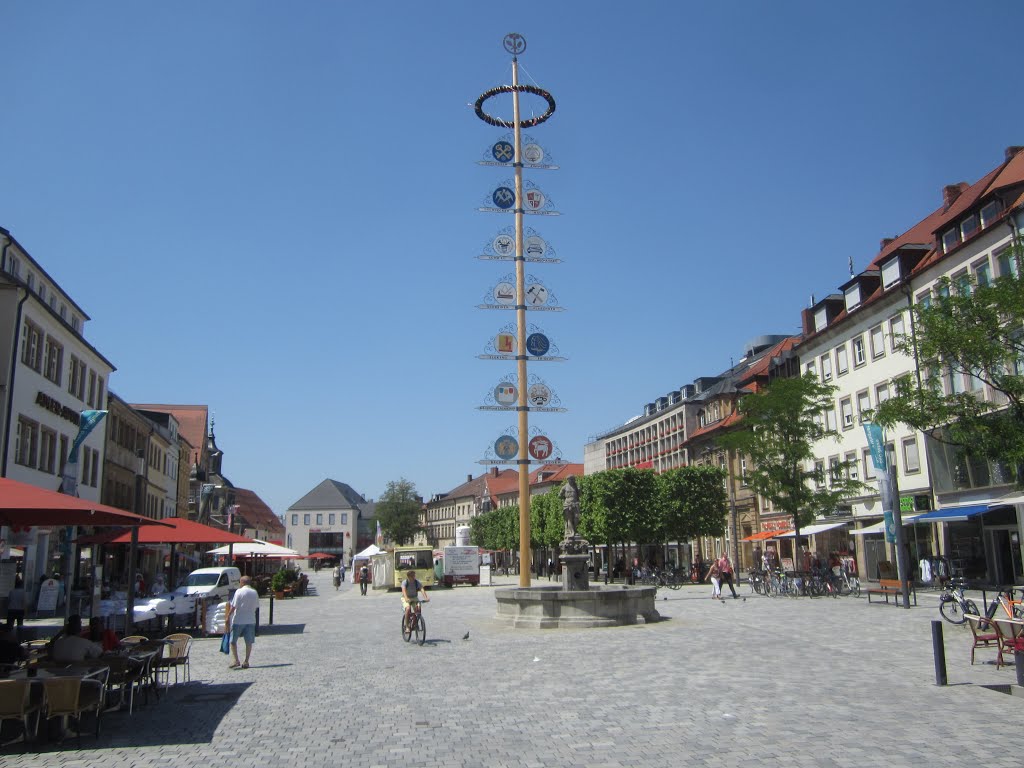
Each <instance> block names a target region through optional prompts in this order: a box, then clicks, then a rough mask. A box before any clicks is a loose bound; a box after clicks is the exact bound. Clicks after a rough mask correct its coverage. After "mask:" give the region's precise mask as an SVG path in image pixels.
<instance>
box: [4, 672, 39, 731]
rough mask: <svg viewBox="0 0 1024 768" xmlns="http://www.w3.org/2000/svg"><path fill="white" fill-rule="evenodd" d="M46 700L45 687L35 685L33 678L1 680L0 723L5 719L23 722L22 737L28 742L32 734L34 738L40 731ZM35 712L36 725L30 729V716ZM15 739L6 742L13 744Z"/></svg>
mask: <svg viewBox="0 0 1024 768" xmlns="http://www.w3.org/2000/svg"><path fill="white" fill-rule="evenodd" d="M44 701H45V699H44V697H43V687H42V686H41V685H33V683H32V681H31V680H0V725H2V724H3V721H5V720H17V721H18V722H20V723H21V730H22V735H21V738H22V739H23V740H24V741H26V742H27V741H29V738H30V734H31V738H33V739H34V738H35V737H36V734H37V733H38V731H39V718H40V716H41V713H42V709H43V703H44ZM33 714H35V726H34V727H33V728H32V729H31V731H30V730H29V718H30V717H31V715H33ZM14 741H17V739H14ZM14 741H9V742H6V743H7V744H13V743H14Z"/></svg>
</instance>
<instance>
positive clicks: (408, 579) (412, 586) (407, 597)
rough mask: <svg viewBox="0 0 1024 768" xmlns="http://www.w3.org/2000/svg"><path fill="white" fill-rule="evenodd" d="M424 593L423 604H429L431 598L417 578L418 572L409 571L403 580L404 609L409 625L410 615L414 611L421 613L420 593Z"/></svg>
mask: <svg viewBox="0 0 1024 768" xmlns="http://www.w3.org/2000/svg"><path fill="white" fill-rule="evenodd" d="M421 592H422V593H423V602H425V603H429V602H430V598H429V597H428V596H427V591H426V590H425V589H424V588H423V584H422V583H421V582H420V580H419V579H417V578H416V571H409V572H408V573H406V574H405V578H404V579H403V580H402V607H403V608H404V609H405V623H406V625H408V623H409V614H410V613H411V611H412V610H413V609H415V610H416V611H419V607H420V598H419V595H420V593H421Z"/></svg>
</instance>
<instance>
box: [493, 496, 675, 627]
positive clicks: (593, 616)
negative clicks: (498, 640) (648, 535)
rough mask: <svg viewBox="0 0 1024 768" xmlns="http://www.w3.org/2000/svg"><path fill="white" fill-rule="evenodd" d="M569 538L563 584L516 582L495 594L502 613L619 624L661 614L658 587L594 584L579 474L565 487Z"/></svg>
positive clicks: (518, 620) (562, 622)
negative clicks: (581, 530) (581, 527)
mask: <svg viewBox="0 0 1024 768" xmlns="http://www.w3.org/2000/svg"><path fill="white" fill-rule="evenodd" d="M560 495H561V497H562V513H563V515H564V516H565V538H564V539H563V540H562V545H561V551H562V554H561V555H559V557H558V560H559V562H560V563H561V564H562V583H561V584H560V585H559V586H555V587H525V588H524V587H514V588H512V589H499V590H496V591H495V593H494V596H495V598H496V599H497V601H498V613H497V618H498V619H500V620H502V621H505V622H507V623H509V624H510V625H511V626H512V627H514V628H532V629H552V628H557V627H614V626H619V625H623V624H637V623H639V622H641V621H643V622H644V623H649V622H652V621H657V620H658V619H660V618H661V616H660V615H659V614H658V611H657V610H656V609H655V607H654V598H655V594H656V592H657V588H656V587H631V586H628V585H625V584H623V585H613V586H594V587H591V586H590V571H589V563H590V542H588V541H587V540H586V539H584V538H583V537H582V536H580V535H579V534H577V532H576V526H577V524H578V523H579V515H580V505H579V488H578V487H577V486H576V478H575V477H574V476H570V477H569V479H568V480H567V481H566V483H565V485H564V486H562V490H561V494H560Z"/></svg>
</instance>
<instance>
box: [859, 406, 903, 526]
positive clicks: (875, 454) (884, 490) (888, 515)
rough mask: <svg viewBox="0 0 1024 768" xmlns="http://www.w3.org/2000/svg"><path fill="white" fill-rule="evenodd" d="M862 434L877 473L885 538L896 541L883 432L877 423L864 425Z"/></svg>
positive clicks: (890, 484) (890, 485)
mask: <svg viewBox="0 0 1024 768" xmlns="http://www.w3.org/2000/svg"><path fill="white" fill-rule="evenodd" d="M864 434H865V435H866V436H867V438H868V448H869V449H871V464H872V465H873V466H874V468H875V472H876V474H877V475H878V495H879V496H881V500H882V515H883V516H884V518H885V540H886V542H888V543H889V544H895V543H896V520H895V517H894V515H893V509H892V506H893V498H892V483H891V480H890V477H889V462H888V460H887V458H886V455H885V433H884V432H883V431H882V427H881V426H880V425H878V424H873V423H870V422H869V423H867V424H865V425H864Z"/></svg>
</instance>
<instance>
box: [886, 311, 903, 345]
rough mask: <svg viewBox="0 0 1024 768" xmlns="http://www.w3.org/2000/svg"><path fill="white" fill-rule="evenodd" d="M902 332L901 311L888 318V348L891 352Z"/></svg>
mask: <svg viewBox="0 0 1024 768" xmlns="http://www.w3.org/2000/svg"><path fill="white" fill-rule="evenodd" d="M904 332H905V331H904V327H903V313H902V312H901V313H900V314H898V315H896V316H894V317H891V318H889V348H890V349H891V350H892V351H893V352H895V351H896V345H897V344H898V343H899V342H900V339H901V338H902V337H903V334H904Z"/></svg>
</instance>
